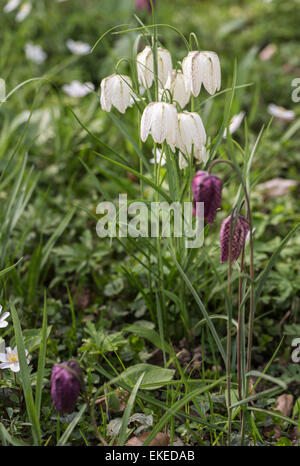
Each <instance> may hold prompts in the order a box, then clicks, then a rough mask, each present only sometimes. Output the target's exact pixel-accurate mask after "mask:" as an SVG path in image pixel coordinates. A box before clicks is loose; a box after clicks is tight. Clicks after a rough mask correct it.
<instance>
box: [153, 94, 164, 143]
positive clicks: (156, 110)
mask: <svg viewBox="0 0 300 466" xmlns="http://www.w3.org/2000/svg"><path fill="white" fill-rule="evenodd" d="M165 105H166V104H165V103H163V102H156V103H155V104H154V105H153V110H152V120H151V134H152V137H153V140H154V141H155V142H157V143H158V144H161V143H162V142H163V141H164V140H165V138H166V134H167V125H166V109H165Z"/></svg>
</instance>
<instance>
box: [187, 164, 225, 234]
mask: <svg viewBox="0 0 300 466" xmlns="http://www.w3.org/2000/svg"><path fill="white" fill-rule="evenodd" d="M192 192H193V202H194V215H195V212H196V202H204V218H205V219H206V220H207V221H208V223H209V224H210V225H212V224H213V223H214V220H215V216H216V211H217V209H218V208H219V207H220V205H221V200H222V181H221V180H220V178H218V177H217V176H215V175H209V174H208V172H205V171H201V170H200V171H198V172H197V173H196V175H195V176H194V178H193V181H192Z"/></svg>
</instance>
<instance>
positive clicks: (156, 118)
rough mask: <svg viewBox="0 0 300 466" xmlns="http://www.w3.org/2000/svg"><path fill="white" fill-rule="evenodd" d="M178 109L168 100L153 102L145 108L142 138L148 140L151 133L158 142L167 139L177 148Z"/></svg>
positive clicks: (160, 142) (170, 144)
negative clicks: (167, 101)
mask: <svg viewBox="0 0 300 466" xmlns="http://www.w3.org/2000/svg"><path fill="white" fill-rule="evenodd" d="M176 128H177V111H176V108H175V106H174V105H172V104H168V103H166V102H151V103H150V104H149V105H147V107H146V108H145V110H144V112H143V115H142V119H141V139H142V141H143V142H145V141H146V139H147V137H148V135H149V134H151V136H152V138H153V140H154V141H155V142H157V143H158V144H162V142H163V141H166V142H167V144H169V146H170V147H171V149H172V151H173V152H174V150H175V144H176Z"/></svg>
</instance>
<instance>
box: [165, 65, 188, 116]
mask: <svg viewBox="0 0 300 466" xmlns="http://www.w3.org/2000/svg"><path fill="white" fill-rule="evenodd" d="M165 89H169V91H170V92H171V96H172V99H173V102H177V103H178V104H179V105H180V107H181V108H184V107H185V106H186V105H187V104H188V103H189V100H190V97H191V91H190V89H187V88H186V85H185V80H184V76H183V73H182V71H176V70H173V71H172V74H170V75H169V77H168V79H167V82H166V85H165Z"/></svg>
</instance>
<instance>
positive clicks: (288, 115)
mask: <svg viewBox="0 0 300 466" xmlns="http://www.w3.org/2000/svg"><path fill="white" fill-rule="evenodd" d="M268 112H269V114H270V115H272V116H274V117H275V118H280V119H281V120H285V121H292V120H294V119H295V112H294V111H293V110H287V109H286V108H284V107H279V106H278V105H275V104H270V105H268Z"/></svg>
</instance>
